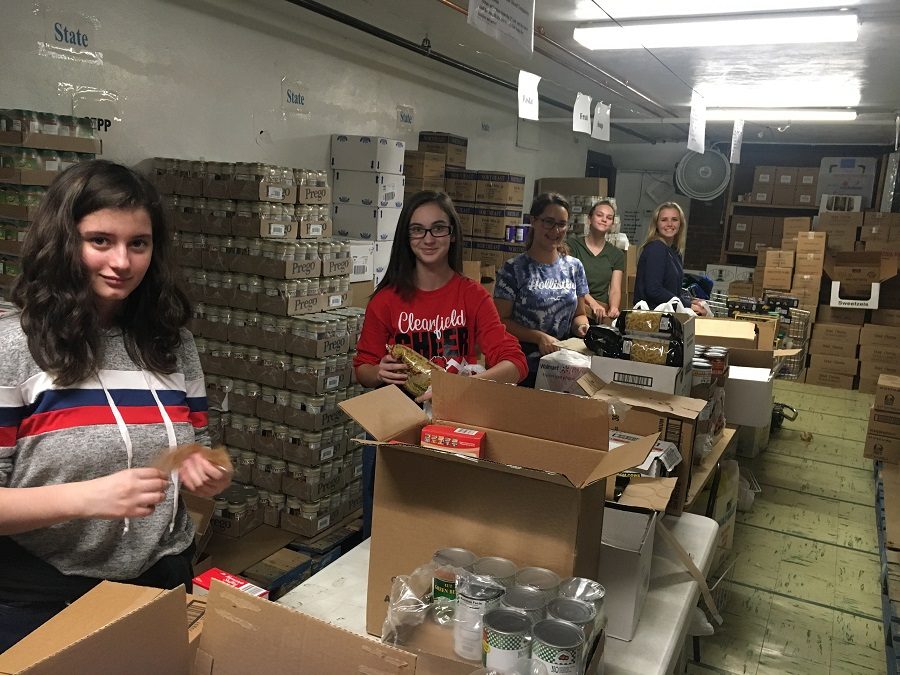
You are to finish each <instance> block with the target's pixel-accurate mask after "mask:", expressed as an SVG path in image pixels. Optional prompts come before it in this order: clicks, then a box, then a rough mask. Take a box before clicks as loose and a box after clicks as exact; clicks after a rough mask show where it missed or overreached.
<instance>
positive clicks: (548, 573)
mask: <svg viewBox="0 0 900 675" xmlns="http://www.w3.org/2000/svg"><path fill="white" fill-rule="evenodd" d="M559 582H560V579H559V575H558V574H557V573H556V572H553V571H552V570H548V569H544V568H543V567H523V568H522V569H520V570H519V571H518V572H517V573H516V584H518V585H519V586H531V587H533V588H537V589H538V590H540V591H543V593H544V597H545V598H547V601H548V602H549V601H550V600H551V599H553V598H555V597H556V596H557V593H558V591H559Z"/></svg>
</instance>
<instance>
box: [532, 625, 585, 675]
mask: <svg viewBox="0 0 900 675" xmlns="http://www.w3.org/2000/svg"><path fill="white" fill-rule="evenodd" d="M583 648H584V631H583V630H581V629H580V628H579V627H578V626H576V625H575V624H574V623H569V622H568V621H560V620H559V619H544V620H543V621H538V622H537V623H536V624H534V627H533V628H532V641H531V658H532V659H534V660H535V661H537V662H538V663H540V664H541V665H543V666H544V667H546V669H547V672H548V673H552V674H553V675H577V673H578V670H579V667H580V665H581V652H582V650H583Z"/></svg>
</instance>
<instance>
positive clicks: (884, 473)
mask: <svg viewBox="0 0 900 675" xmlns="http://www.w3.org/2000/svg"><path fill="white" fill-rule="evenodd" d="M881 478H882V480H883V482H884V523H885V530H886V532H885V540H886V542H885V543H886V544H887V547H888V548H892V549H900V464H891V463H888V462H884V463H883V464H882V468H881Z"/></svg>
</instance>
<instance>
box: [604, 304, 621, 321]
mask: <svg viewBox="0 0 900 675" xmlns="http://www.w3.org/2000/svg"><path fill="white" fill-rule="evenodd" d="M606 317H607V318H608V319H618V318H619V308H618V307H610V308H609V309H608V310H606Z"/></svg>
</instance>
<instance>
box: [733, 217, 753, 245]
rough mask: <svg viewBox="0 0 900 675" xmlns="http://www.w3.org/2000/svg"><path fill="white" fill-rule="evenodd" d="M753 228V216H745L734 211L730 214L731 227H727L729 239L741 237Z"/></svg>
mask: <svg viewBox="0 0 900 675" xmlns="http://www.w3.org/2000/svg"><path fill="white" fill-rule="evenodd" d="M752 230H753V216H746V215H742V214H740V213H735V214H734V215H733V216H731V227H730V228H729V237H730V239H735V238H736V239H743V238H744V236H743V235H749V234H750V233H751V232H752Z"/></svg>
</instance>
